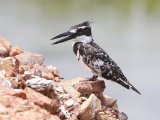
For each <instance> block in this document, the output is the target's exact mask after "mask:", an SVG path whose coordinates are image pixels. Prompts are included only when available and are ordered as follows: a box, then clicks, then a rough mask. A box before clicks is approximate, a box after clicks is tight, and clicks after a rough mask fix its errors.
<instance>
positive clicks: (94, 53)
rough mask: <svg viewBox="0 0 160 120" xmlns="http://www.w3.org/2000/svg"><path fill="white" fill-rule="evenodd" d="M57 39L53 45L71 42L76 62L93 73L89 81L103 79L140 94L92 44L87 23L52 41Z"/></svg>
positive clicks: (117, 68) (119, 70) (111, 61)
mask: <svg viewBox="0 0 160 120" xmlns="http://www.w3.org/2000/svg"><path fill="white" fill-rule="evenodd" d="M62 37H63V38H62ZM57 38H62V39H60V40H59V41H57V42H54V43H53V44H58V43H61V42H65V41H68V40H73V51H74V53H75V55H76V56H77V58H78V61H79V62H80V63H82V64H83V65H84V66H85V67H86V68H87V69H88V70H90V71H91V72H92V73H93V77H92V78H91V79H90V80H95V79H96V78H97V77H103V78H105V79H107V80H111V81H114V82H116V83H118V84H120V85H122V86H123V87H125V88H127V89H132V90H134V91H135V92H137V93H139V94H141V93H140V92H139V91H138V90H137V89H136V88H135V87H134V86H133V85H131V84H130V82H129V81H128V80H127V78H126V77H125V76H124V74H123V73H122V71H121V69H120V67H119V66H118V65H117V64H116V63H115V62H114V61H113V60H112V59H111V58H110V57H109V55H108V54H107V53H106V52H105V51H104V50H103V49H102V48H100V47H99V46H98V45H97V44H96V43H95V42H94V40H93V38H92V33H91V27H90V22H89V21H85V22H83V23H81V24H78V25H75V26H72V27H71V28H70V30H69V31H68V32H65V33H62V34H60V35H58V36H56V37H54V38H52V39H57Z"/></svg>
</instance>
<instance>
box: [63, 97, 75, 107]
mask: <svg viewBox="0 0 160 120" xmlns="http://www.w3.org/2000/svg"><path fill="white" fill-rule="evenodd" d="M64 104H65V105H66V107H71V106H73V105H74V100H73V99H69V100H67V101H65V103H64Z"/></svg>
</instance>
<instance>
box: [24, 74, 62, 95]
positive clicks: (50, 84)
mask: <svg viewBox="0 0 160 120" xmlns="http://www.w3.org/2000/svg"><path fill="white" fill-rule="evenodd" d="M25 84H26V85H27V86H28V87H31V88H32V89H34V90H36V91H38V92H43V93H45V95H47V94H51V92H52V91H58V92H61V93H63V92H64V89H63V87H62V86H60V85H58V84H56V82H54V81H52V80H47V79H45V78H40V77H36V78H32V79H28V80H26V82H25ZM47 91H48V92H50V93H46V92H47Z"/></svg>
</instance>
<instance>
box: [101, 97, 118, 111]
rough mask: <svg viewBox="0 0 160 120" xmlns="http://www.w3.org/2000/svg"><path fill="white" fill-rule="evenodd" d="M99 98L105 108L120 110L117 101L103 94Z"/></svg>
mask: <svg viewBox="0 0 160 120" xmlns="http://www.w3.org/2000/svg"><path fill="white" fill-rule="evenodd" d="M98 98H99V99H100V100H101V102H102V105H103V106H106V107H109V108H116V109H117V108H118V106H117V100H116V99H115V98H112V97H109V96H107V95H103V94H99V95H98Z"/></svg>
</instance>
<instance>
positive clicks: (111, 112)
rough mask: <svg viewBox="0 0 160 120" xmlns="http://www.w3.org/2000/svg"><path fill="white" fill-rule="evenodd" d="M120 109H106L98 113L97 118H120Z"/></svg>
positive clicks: (101, 119) (115, 119)
mask: <svg viewBox="0 0 160 120" xmlns="http://www.w3.org/2000/svg"><path fill="white" fill-rule="evenodd" d="M119 114H120V113H119V111H118V110H116V109H106V110H104V111H101V112H99V113H98V114H97V116H96V117H97V120H120V119H119V116H118V115H119Z"/></svg>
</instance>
